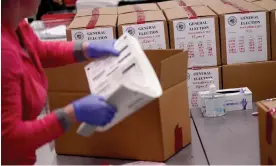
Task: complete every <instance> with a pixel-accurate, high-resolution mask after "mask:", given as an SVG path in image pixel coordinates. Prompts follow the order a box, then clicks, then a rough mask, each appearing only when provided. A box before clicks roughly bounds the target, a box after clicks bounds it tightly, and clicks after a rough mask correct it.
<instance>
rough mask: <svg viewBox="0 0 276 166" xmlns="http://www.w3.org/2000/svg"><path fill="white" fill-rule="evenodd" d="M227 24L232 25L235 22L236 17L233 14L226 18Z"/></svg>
mask: <svg viewBox="0 0 276 166" xmlns="http://www.w3.org/2000/svg"><path fill="white" fill-rule="evenodd" d="M228 24H229V25H231V26H234V25H236V24H237V18H236V17H235V16H231V17H229V18H228Z"/></svg>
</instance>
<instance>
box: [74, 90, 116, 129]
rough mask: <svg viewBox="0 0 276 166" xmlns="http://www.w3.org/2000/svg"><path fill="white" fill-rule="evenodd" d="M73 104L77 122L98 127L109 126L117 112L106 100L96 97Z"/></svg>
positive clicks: (87, 97)
mask: <svg viewBox="0 0 276 166" xmlns="http://www.w3.org/2000/svg"><path fill="white" fill-rule="evenodd" d="M72 104H73V107H74V111H75V116H76V119H77V121H79V122H85V123H87V124H90V125H96V126H105V125H106V124H108V123H109V122H110V121H111V120H112V119H113V117H114V115H115V113H116V111H117V110H116V108H114V107H113V106H112V105H110V104H108V103H106V101H105V99H104V98H102V97H99V96H95V95H89V96H86V97H83V98H81V99H79V100H77V101H74V102H73V103H72Z"/></svg>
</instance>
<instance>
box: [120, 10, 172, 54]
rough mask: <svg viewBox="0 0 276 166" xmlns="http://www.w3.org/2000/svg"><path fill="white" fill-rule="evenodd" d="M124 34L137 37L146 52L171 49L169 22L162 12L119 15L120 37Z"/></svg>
mask: <svg viewBox="0 0 276 166" xmlns="http://www.w3.org/2000/svg"><path fill="white" fill-rule="evenodd" d="M124 32H128V33H129V34H130V35H132V36H134V37H136V38H137V39H138V40H139V42H140V44H141V46H142V48H143V49H144V50H145V49H147V50H150V49H151V50H152V49H168V48H169V37H168V27H167V22H166V18H165V16H164V14H163V13H162V11H160V10H159V11H144V12H133V13H126V14H121V15H119V18H118V34H119V36H121V35H122V34H123V33H124Z"/></svg>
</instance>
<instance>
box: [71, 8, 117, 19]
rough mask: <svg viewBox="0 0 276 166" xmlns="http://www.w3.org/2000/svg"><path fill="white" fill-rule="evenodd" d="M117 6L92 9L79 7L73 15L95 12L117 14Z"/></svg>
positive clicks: (90, 14)
mask: <svg viewBox="0 0 276 166" xmlns="http://www.w3.org/2000/svg"><path fill="white" fill-rule="evenodd" d="M117 10H118V9H117V7H106V8H94V9H81V10H78V11H77V14H76V16H75V17H83V16H92V15H95V14H99V15H117V13H118V11H117Z"/></svg>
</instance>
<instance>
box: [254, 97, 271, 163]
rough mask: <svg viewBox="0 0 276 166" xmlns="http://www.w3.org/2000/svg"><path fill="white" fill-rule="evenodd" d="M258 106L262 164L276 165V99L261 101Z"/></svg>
mask: <svg viewBox="0 0 276 166" xmlns="http://www.w3.org/2000/svg"><path fill="white" fill-rule="evenodd" d="M275 97H276V95H275ZM257 106H258V112H259V115H258V119H259V142H260V158H261V159H260V160H261V163H260V164H261V165H276V110H275V109H276V100H275V99H274V100H265V101H260V102H258V103H257ZM273 108H274V113H273V111H272V109H273Z"/></svg>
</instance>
